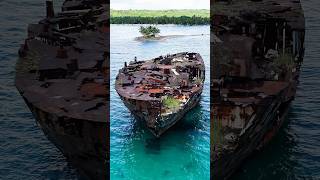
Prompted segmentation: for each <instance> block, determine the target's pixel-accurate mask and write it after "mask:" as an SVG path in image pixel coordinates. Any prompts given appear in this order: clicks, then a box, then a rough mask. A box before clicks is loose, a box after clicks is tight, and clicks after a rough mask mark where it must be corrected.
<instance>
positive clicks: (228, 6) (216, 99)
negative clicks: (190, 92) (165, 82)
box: [211, 0, 305, 179]
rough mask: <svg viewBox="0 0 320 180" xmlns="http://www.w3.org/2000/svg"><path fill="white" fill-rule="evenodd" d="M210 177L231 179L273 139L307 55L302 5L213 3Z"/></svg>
mask: <svg viewBox="0 0 320 180" xmlns="http://www.w3.org/2000/svg"><path fill="white" fill-rule="evenodd" d="M212 6H213V7H212V10H213V12H212V13H213V28H212V47H211V48H212V52H213V53H212V54H211V56H212V63H211V73H212V74H211V77H212V79H211V119H212V121H211V123H212V124H211V136H212V137H211V140H212V141H211V147H212V148H211V179H228V178H229V177H231V176H232V174H233V173H234V172H235V171H236V170H237V168H238V167H239V166H240V165H241V163H242V162H243V160H244V159H246V158H247V157H248V156H249V155H250V154H251V153H252V152H253V151H255V150H257V149H260V148H261V147H263V146H264V145H266V143H267V142H269V141H270V139H271V138H272V137H273V136H274V135H275V133H276V132H277V131H278V129H279V128H280V126H281V124H282V123H283V121H284V119H285V117H286V115H287V113H288V109H289V105H290V103H291V101H292V100H294V97H295V93H296V89H297V84H298V78H299V73H300V68H301V64H302V61H303V55H304V34H305V26H304V16H303V12H302V8H301V5H300V2H299V1H289V0H276V1H272V0H259V1H258V0H255V1H254V0H251V1H240V0H233V1H221V0H220V1H215V2H214V3H213V4H212Z"/></svg>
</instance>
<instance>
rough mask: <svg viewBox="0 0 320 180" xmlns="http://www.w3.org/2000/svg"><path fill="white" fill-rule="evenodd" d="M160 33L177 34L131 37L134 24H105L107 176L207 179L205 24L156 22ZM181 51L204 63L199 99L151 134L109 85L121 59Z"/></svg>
mask: <svg viewBox="0 0 320 180" xmlns="http://www.w3.org/2000/svg"><path fill="white" fill-rule="evenodd" d="M159 28H160V30H161V34H162V35H199V34H204V35H200V36H183V37H176V38H172V39H167V40H165V41H152V42H151V41H150V42H137V41H135V40H134V38H135V37H137V36H140V34H139V32H138V29H139V26H137V25H111V40H110V41H111V42H110V43H111V60H110V61H111V62H110V66H111V67H110V69H111V88H110V89H111V90H110V91H111V94H110V96H111V97H110V98H111V99H110V107H111V109H110V116H111V119H110V121H111V123H110V126H111V137H110V156H111V159H110V166H111V169H110V173H111V179H113V180H115V179H133V180H135V179H139V180H143V179H146V180H150V179H152V180H157V179H177V180H179V179H183V180H187V179H199V180H202V179H209V175H210V168H209V167H210V162H209V161H210V111H209V103H210V100H209V99H210V98H209V89H210V88H209V78H210V77H209V75H210V71H209V61H210V59H209V54H210V47H209V43H210V37H209V28H210V27H209V26H177V25H163V26H159ZM182 51H194V52H199V53H200V54H201V56H202V58H203V59H204V61H205V65H206V82H205V87H204V91H203V94H202V100H201V102H200V104H199V106H197V107H196V108H194V109H193V110H192V111H190V112H189V113H187V114H186V116H185V118H184V119H183V120H181V121H180V122H179V123H178V124H177V125H176V126H175V127H174V128H172V129H170V130H169V131H168V132H166V133H165V134H164V135H163V136H161V138H160V139H156V138H154V137H153V136H152V134H151V133H150V132H149V131H148V130H147V129H146V128H145V127H144V126H143V125H142V124H141V123H139V121H136V120H135V119H134V117H133V116H132V115H131V114H130V112H129V110H128V109H127V108H126V107H125V106H124V104H123V103H122V101H121V100H120V98H119V96H118V94H117V93H116V91H115V89H114V81H115V77H116V75H117V73H118V70H119V69H120V68H121V67H122V66H123V64H124V61H129V60H132V59H133V58H134V56H137V58H138V59H151V58H154V57H157V56H159V55H165V54H168V53H177V52H182Z"/></svg>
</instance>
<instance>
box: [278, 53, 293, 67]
mask: <svg viewBox="0 0 320 180" xmlns="http://www.w3.org/2000/svg"><path fill="white" fill-rule="evenodd" d="M274 62H275V64H276V65H278V66H281V65H286V66H291V65H292V64H293V63H294V62H293V58H292V55H290V54H288V53H285V54H281V55H280V56H279V57H277V58H276V59H275V60H274Z"/></svg>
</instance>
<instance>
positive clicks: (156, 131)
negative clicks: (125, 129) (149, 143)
mask: <svg viewBox="0 0 320 180" xmlns="http://www.w3.org/2000/svg"><path fill="white" fill-rule="evenodd" d="M201 93H202V91H200V92H198V93H197V94H195V95H194V96H193V97H192V98H190V100H189V102H188V103H187V104H186V105H185V107H184V108H182V109H181V110H179V111H178V112H176V113H173V114H171V115H170V116H169V117H167V118H166V119H167V120H165V122H167V123H166V124H162V125H160V124H159V126H158V127H157V128H155V127H153V126H148V124H149V123H148V122H149V121H154V119H152V117H149V116H148V115H145V114H144V113H142V112H141V111H138V110H137V109H136V106H134V105H133V104H131V103H130V101H127V100H125V99H124V98H122V100H123V103H124V105H125V106H126V107H127V108H128V109H129V111H130V112H131V113H132V114H133V115H134V117H135V118H136V119H137V120H139V121H141V122H143V123H144V125H145V126H146V127H147V128H148V129H149V130H150V132H151V133H152V134H153V135H154V136H156V137H158V138H159V137H160V136H161V135H162V134H163V133H164V132H166V131H167V130H168V129H169V128H171V127H172V126H174V125H175V124H176V123H177V122H179V121H180V120H181V119H183V117H184V116H185V114H186V113H187V112H188V111H190V110H191V109H193V108H194V107H196V106H197V105H198V104H199V102H200V99H201ZM144 103H148V102H144Z"/></svg>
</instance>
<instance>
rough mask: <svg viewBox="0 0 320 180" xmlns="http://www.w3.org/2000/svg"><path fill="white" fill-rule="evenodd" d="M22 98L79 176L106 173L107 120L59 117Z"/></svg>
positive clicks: (87, 176)
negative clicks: (96, 120) (97, 120)
mask: <svg viewBox="0 0 320 180" xmlns="http://www.w3.org/2000/svg"><path fill="white" fill-rule="evenodd" d="M24 100H25V102H26V104H27V105H28V107H29V109H30V110H31V112H32V114H33V115H34V117H35V119H36V121H37V124H38V125H39V126H40V127H41V129H42V131H43V132H44V134H45V135H46V136H47V138H48V139H49V140H50V141H51V142H52V143H54V145H55V146H56V147H57V148H58V149H59V150H60V151H61V152H62V153H63V154H64V156H65V157H66V158H67V160H68V162H70V163H71V164H72V165H73V166H74V167H76V168H77V170H78V171H79V173H80V174H81V175H82V177H84V178H85V179H106V178H107V177H108V169H109V160H108V159H109V158H108V153H107V147H109V145H108V144H107V143H108V141H107V139H106V138H107V134H109V128H107V123H103V122H93V121H88V120H85V119H74V118H69V117H59V116H58V115H56V114H54V113H48V112H45V111H43V110H41V109H40V108H37V107H35V106H34V105H32V104H31V103H29V102H28V100H27V99H25V98H24Z"/></svg>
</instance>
